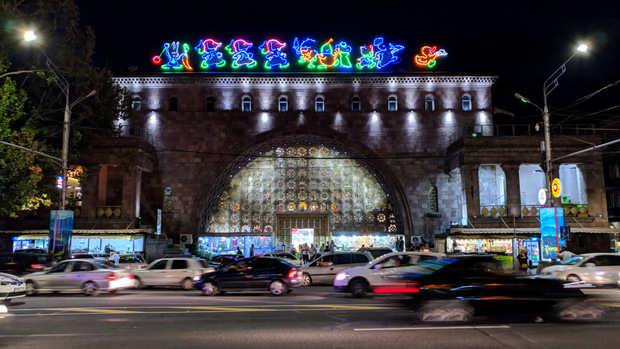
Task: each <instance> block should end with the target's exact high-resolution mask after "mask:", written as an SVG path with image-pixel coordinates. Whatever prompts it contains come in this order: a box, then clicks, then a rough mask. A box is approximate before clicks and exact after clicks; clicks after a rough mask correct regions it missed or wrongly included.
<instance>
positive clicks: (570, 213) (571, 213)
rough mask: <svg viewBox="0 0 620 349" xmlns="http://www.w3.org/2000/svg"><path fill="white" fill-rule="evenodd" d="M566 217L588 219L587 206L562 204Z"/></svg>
mask: <svg viewBox="0 0 620 349" xmlns="http://www.w3.org/2000/svg"><path fill="white" fill-rule="evenodd" d="M562 207H563V208H564V217H588V205H587V204H562Z"/></svg>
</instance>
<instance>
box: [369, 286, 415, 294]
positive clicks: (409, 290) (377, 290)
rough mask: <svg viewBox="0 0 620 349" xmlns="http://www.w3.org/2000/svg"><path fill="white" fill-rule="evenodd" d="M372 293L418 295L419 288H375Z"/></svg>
mask: <svg viewBox="0 0 620 349" xmlns="http://www.w3.org/2000/svg"><path fill="white" fill-rule="evenodd" d="M373 292H374V293H418V292H420V289H419V288H416V287H394V288H375V289H374V290H373Z"/></svg>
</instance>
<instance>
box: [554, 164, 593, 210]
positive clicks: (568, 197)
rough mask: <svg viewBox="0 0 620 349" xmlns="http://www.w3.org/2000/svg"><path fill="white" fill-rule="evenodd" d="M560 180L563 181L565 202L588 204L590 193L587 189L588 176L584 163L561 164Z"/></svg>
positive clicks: (562, 194)
mask: <svg viewBox="0 0 620 349" xmlns="http://www.w3.org/2000/svg"><path fill="white" fill-rule="evenodd" d="M559 173H560V182H561V183H562V193H561V194H560V195H561V198H562V203H563V204H587V203H588V193H587V190H586V178H585V170H584V168H583V165H578V164H563V165H560V169H559Z"/></svg>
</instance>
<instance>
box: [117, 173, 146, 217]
mask: <svg viewBox="0 0 620 349" xmlns="http://www.w3.org/2000/svg"><path fill="white" fill-rule="evenodd" d="M141 186H142V170H141V169H139V168H138V167H137V166H136V165H126V166H123V214H122V216H121V217H122V218H124V219H134V218H136V217H139V216H140V188H141Z"/></svg>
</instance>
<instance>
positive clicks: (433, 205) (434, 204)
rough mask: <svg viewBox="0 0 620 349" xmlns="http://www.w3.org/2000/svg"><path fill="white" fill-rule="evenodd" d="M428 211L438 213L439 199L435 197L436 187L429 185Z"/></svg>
mask: <svg viewBox="0 0 620 349" xmlns="http://www.w3.org/2000/svg"><path fill="white" fill-rule="evenodd" d="M428 196H429V205H428V206H429V207H428V208H429V211H430V212H439V198H438V196H437V186H435V185H431V187H430V189H429V191H428Z"/></svg>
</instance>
